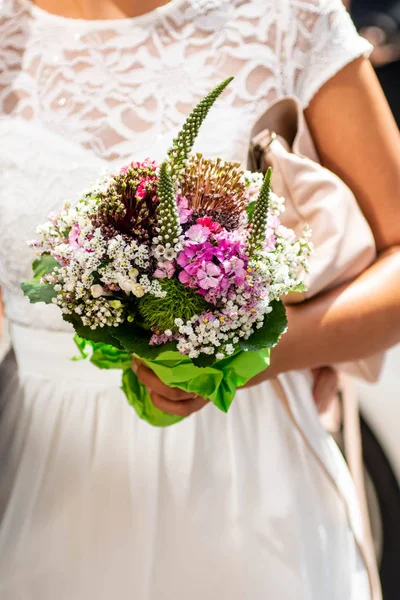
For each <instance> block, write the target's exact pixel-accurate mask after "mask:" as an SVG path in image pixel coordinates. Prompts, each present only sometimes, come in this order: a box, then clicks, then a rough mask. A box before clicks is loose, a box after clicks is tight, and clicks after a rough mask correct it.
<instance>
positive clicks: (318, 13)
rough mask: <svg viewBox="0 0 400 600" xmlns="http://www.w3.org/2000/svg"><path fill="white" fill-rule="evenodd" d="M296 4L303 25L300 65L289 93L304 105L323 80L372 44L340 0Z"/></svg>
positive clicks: (364, 52)
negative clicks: (361, 33)
mask: <svg viewBox="0 0 400 600" xmlns="http://www.w3.org/2000/svg"><path fill="white" fill-rule="evenodd" d="M296 5H297V10H298V11H299V12H298V15H297V19H298V20H300V21H301V25H302V27H300V31H302V33H301V34H300V36H299V37H298V39H297V43H298V44H300V48H297V50H299V52H298V56H301V58H302V68H300V69H298V70H297V75H296V77H295V78H294V82H293V84H294V85H293V90H292V93H293V94H294V95H295V96H297V97H298V98H299V99H300V100H301V102H302V103H303V105H304V107H306V106H307V105H308V104H309V103H310V101H311V99H312V98H313V96H314V95H315V94H316V92H317V91H318V90H319V89H320V88H321V87H322V86H323V85H324V83H326V82H327V81H329V79H331V78H332V77H333V76H334V75H335V74H336V73H338V72H339V71H340V70H341V69H342V68H343V67H345V66H346V65H347V64H349V63H351V62H352V61H353V60H355V59H356V58H359V57H360V56H369V54H370V52H371V50H372V47H371V45H370V44H369V42H367V41H366V40H365V39H364V38H362V37H361V36H359V35H358V33H357V31H356V28H355V26H354V24H353V21H352V20H351V18H350V15H349V14H348V12H347V11H346V9H345V8H344V6H343V4H342V1H341V0H305V1H304V0H303V1H300V2H298V1H296ZM299 5H301V7H300V8H299Z"/></svg>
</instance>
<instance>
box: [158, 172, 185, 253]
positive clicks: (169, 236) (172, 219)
mask: <svg viewBox="0 0 400 600" xmlns="http://www.w3.org/2000/svg"><path fill="white" fill-rule="evenodd" d="M158 198H159V204H158V206H157V213H156V214H157V222H158V227H159V229H160V231H159V235H158V237H159V239H160V242H161V244H163V245H166V244H171V246H173V245H174V244H176V242H177V241H178V237H179V235H180V233H181V226H180V222H179V213H178V207H177V204H176V199H175V191H174V185H173V183H172V179H171V175H170V174H169V171H168V166H167V163H166V162H163V164H162V165H161V167H160V175H159V179H158Z"/></svg>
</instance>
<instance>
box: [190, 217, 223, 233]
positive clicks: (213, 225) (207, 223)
mask: <svg viewBox="0 0 400 600" xmlns="http://www.w3.org/2000/svg"><path fill="white" fill-rule="evenodd" d="M196 223H198V224H199V225H203V227H208V229H209V230H210V231H211V233H218V232H220V231H221V229H222V227H221V225H220V224H219V223H217V222H216V221H213V220H212V218H211V217H202V218H201V219H197V221H196Z"/></svg>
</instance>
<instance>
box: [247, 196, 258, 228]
mask: <svg viewBox="0 0 400 600" xmlns="http://www.w3.org/2000/svg"><path fill="white" fill-rule="evenodd" d="M255 207H256V201H255V200H253V202H250V204H248V205H247V207H246V212H247V219H248V221H249V223H250V222H251V220H252V218H253V215H254V209H255Z"/></svg>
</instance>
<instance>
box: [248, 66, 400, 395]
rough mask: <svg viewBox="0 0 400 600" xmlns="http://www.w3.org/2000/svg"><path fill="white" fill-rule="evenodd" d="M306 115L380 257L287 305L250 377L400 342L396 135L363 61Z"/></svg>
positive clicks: (328, 87)
mask: <svg viewBox="0 0 400 600" xmlns="http://www.w3.org/2000/svg"><path fill="white" fill-rule="evenodd" d="M306 117H307V121H308V124H309V127H310V129H311V132H312V134H313V138H314V141H315V143H316V145H317V148H318V151H319V154H320V156H321V159H322V162H323V164H324V165H325V166H326V167H328V168H329V169H331V170H332V171H334V172H335V173H337V174H338V175H339V176H340V177H341V178H342V179H343V180H344V181H345V182H346V183H347V184H348V185H349V186H350V188H351V189H352V190H353V191H354V193H355V195H356V197H357V199H358V202H359V205H360V208H361V210H362V211H363V213H364V215H365V216H366V218H367V219H368V221H369V224H370V226H371V228H372V231H373V233H374V236H375V240H376V245H377V248H378V253H379V258H378V260H377V261H376V263H375V264H374V265H373V266H372V267H371V268H370V269H368V270H367V271H365V272H364V273H363V274H362V275H361V276H360V277H359V278H358V279H356V280H355V281H354V282H352V283H351V284H349V285H345V286H342V287H340V288H338V289H335V290H333V291H331V292H329V293H326V294H323V295H321V296H319V297H318V298H315V299H313V300H310V301H308V302H306V303H304V304H302V305H300V306H295V307H290V308H288V319H289V329H288V333H287V334H285V335H284V336H283V338H282V340H281V342H280V344H279V345H278V346H277V347H276V348H275V349H274V350H273V353H272V358H271V368H270V369H268V370H267V371H266V372H265V373H264V374H262V375H261V376H258V377H257V378H256V379H255V380H253V381H252V383H253V384H254V383H257V382H258V381H261V380H262V379H265V378H270V377H272V376H274V375H276V374H278V373H282V372H285V371H290V370H294V369H304V368H311V367H317V366H319V365H324V364H325V365H326V364H332V363H336V362H342V361H348V360H354V359H359V358H364V357H367V356H369V355H371V354H373V353H376V352H379V351H382V350H386V349H387V348H389V347H391V346H393V345H395V344H397V343H398V342H400V218H399V216H400V135H399V131H398V129H397V127H396V124H395V122H394V119H393V117H392V115H391V113H390V110H389V108H388V105H387V102H386V99H385V97H384V95H383V92H382V90H381V88H380V86H379V84H378V83H377V79H376V76H375V74H374V72H373V70H372V67H371V66H370V64H369V62H368V61H367V60H365V59H359V60H357V61H355V62H353V63H351V64H350V65H349V66H347V67H346V68H345V69H343V70H342V71H341V72H340V73H338V75H336V76H335V77H334V78H333V79H331V80H330V81H329V82H328V83H327V84H325V85H324V87H323V88H322V89H321V90H320V92H319V93H318V94H317V95H316V96H315V98H314V99H313V101H312V102H311V104H310V106H309V108H308V109H307V111H306Z"/></svg>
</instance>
